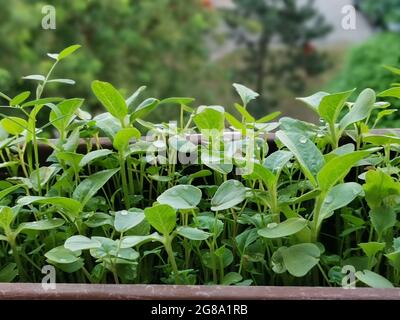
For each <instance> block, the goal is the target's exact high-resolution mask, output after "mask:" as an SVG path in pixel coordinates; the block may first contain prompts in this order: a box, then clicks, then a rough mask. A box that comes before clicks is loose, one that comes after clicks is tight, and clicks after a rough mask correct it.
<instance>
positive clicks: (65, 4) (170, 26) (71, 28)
mask: <svg viewBox="0 0 400 320" xmlns="http://www.w3.org/2000/svg"><path fill="white" fill-rule="evenodd" d="M47 4H48V3H46V2H44V1H37V0H29V1H28V0H13V1H12V5H10V1H7V0H0V7H1V8H2V9H1V11H0V21H1V22H0V37H1V39H2V40H1V42H0V91H3V92H6V93H8V94H9V95H11V96H13V95H14V94H16V93H17V92H19V91H21V90H22V88H26V87H27V86H28V88H29V85H32V87H31V88H33V83H32V84H31V83H27V82H24V83H23V82H22V80H21V77H22V76H24V75H27V74H32V73H34V74H36V73H39V72H42V73H45V72H46V71H47V70H48V68H49V66H50V64H51V61H50V60H51V59H49V60H48V61H47V62H44V63H43V62H42V61H43V55H44V54H45V53H47V52H49V51H50V52H58V51H60V50H61V49H62V48H64V47H66V46H68V45H71V44H75V43H77V44H81V45H82V49H81V50H80V51H79V54H77V55H76V56H75V57H74V59H70V60H68V61H67V62H66V63H63V64H62V65H60V67H59V69H58V70H57V73H59V74H63V75H66V76H68V77H70V78H71V79H74V80H76V82H77V83H76V85H75V86H70V87H68V88H65V86H62V87H60V88H58V86H57V85H55V84H54V85H53V86H49V91H48V95H56V96H66V97H72V96H79V97H84V98H86V99H87V104H88V105H89V106H91V107H92V108H93V107H94V106H95V105H96V101H95V99H94V97H93V96H92V95H91V94H90V82H91V81H92V80H93V79H103V80H104V79H106V80H107V81H110V82H112V83H113V84H115V85H116V86H117V87H119V88H120V89H121V91H122V92H124V93H125V95H126V96H128V95H130V94H131V93H132V92H133V91H135V90H136V89H137V88H138V87H139V86H141V85H146V86H148V89H147V90H146V93H145V95H146V96H156V97H160V98H162V97H165V96H174V95H182V94H183V93H185V94H187V95H189V96H194V97H202V98H203V99H207V97H208V94H209V93H208V92H209V91H208V90H205V89H204V83H207V82H208V81H209V79H210V77H212V75H213V74H215V70H214V68H213V65H212V64H210V63H209V57H208V52H207V45H205V36H206V35H207V34H208V32H209V31H210V30H211V29H212V28H214V26H215V22H216V12H215V11H214V10H212V9H211V8H208V7H207V6H205V5H204V3H203V1H201V0H191V1H187V0H157V1H154V0H113V1H109V0H96V1H92V0H88V1H70V0H54V1H51V5H53V6H54V7H55V8H56V17H57V20H56V21H57V28H56V30H44V29H42V27H41V21H42V19H43V17H44V16H45V15H44V14H42V8H43V6H45V5H47ZM56 75H57V74H55V77H56ZM167 112H169V111H167ZM165 118H166V114H163V120H166V119H165Z"/></svg>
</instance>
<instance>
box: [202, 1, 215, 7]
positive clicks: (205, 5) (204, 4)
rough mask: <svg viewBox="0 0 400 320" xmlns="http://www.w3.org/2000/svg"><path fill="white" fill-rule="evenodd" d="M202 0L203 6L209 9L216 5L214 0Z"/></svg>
mask: <svg viewBox="0 0 400 320" xmlns="http://www.w3.org/2000/svg"><path fill="white" fill-rule="evenodd" d="M201 2H202V4H203V6H204V7H205V8H207V9H212V8H213V7H214V6H213V2H212V0H201Z"/></svg>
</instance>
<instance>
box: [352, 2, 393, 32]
mask: <svg viewBox="0 0 400 320" xmlns="http://www.w3.org/2000/svg"><path fill="white" fill-rule="evenodd" d="M355 3H356V4H357V7H358V9H359V10H361V11H362V12H363V13H364V14H365V15H366V16H367V18H368V19H369V20H370V21H371V22H372V23H373V24H374V25H375V26H377V27H380V28H382V29H383V30H395V31H400V2H399V0H379V1H376V0H362V1H360V0H359V1H355Z"/></svg>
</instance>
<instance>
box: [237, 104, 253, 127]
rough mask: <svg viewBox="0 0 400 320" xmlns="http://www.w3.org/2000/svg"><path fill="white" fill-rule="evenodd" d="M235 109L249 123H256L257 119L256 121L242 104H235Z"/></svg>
mask: <svg viewBox="0 0 400 320" xmlns="http://www.w3.org/2000/svg"><path fill="white" fill-rule="evenodd" d="M235 108H236V110H237V111H238V112H239V113H240V114H241V115H242V116H243V117H244V119H246V121H247V122H251V123H253V122H255V121H256V119H254V117H253V116H252V115H251V114H250V113H249V112H248V111H247V110H246V109H245V108H244V107H242V106H241V105H240V104H238V103H235Z"/></svg>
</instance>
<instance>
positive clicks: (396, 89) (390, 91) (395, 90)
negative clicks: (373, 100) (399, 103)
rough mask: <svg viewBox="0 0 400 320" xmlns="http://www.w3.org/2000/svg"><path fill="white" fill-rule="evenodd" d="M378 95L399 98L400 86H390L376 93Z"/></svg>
mask: <svg viewBox="0 0 400 320" xmlns="http://www.w3.org/2000/svg"><path fill="white" fill-rule="evenodd" d="M378 97H381V98H384V97H392V98H397V99H400V87H394V88H390V89H388V90H385V91H383V92H381V93H379V94H378Z"/></svg>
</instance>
